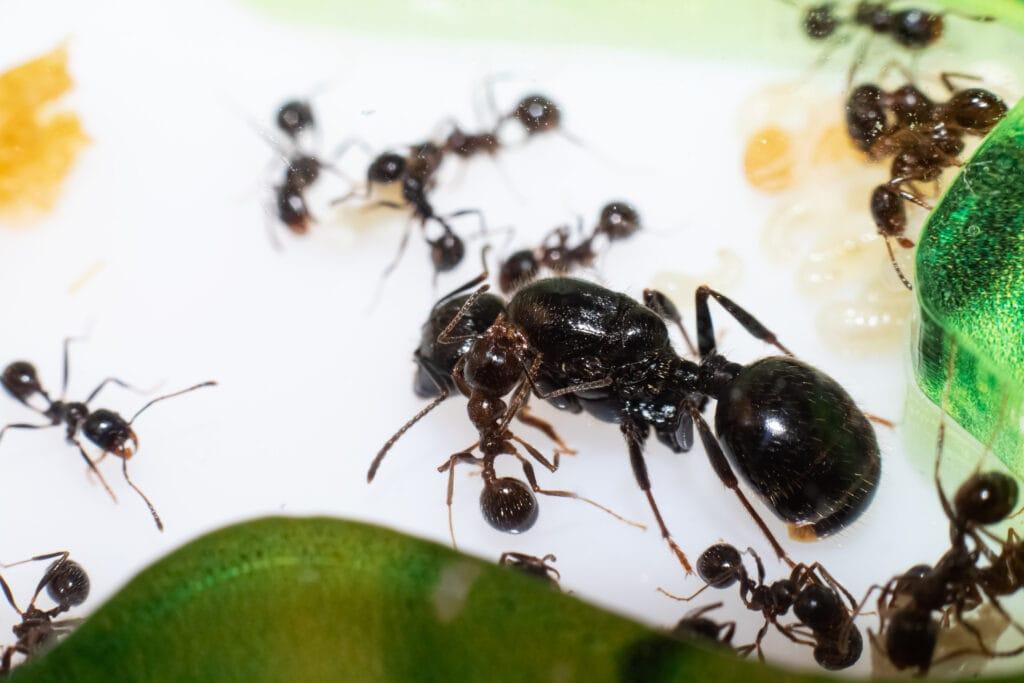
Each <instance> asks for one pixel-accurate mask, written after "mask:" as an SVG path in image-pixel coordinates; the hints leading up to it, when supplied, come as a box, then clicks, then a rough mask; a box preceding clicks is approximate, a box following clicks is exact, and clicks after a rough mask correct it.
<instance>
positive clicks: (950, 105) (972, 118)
mask: <svg viewBox="0 0 1024 683" xmlns="http://www.w3.org/2000/svg"><path fill="white" fill-rule="evenodd" d="M945 106H946V110H947V112H948V113H947V116H948V117H949V119H950V120H951V122H952V123H954V124H955V125H957V126H960V127H961V128H964V129H966V130H968V131H970V132H972V133H977V134H983V133H987V132H988V131H989V130H991V129H992V127H993V126H995V125H996V124H997V123H999V122H1000V121H1001V120H1002V119H1003V117H1004V116H1006V112H1007V107H1006V103H1005V102H1004V101H1003V100H1002V99H1001V98H1000V97H999V96H998V95H996V94H994V93H992V92H990V91H988V90H985V89H983V88H968V89H967V90H960V91H957V92H955V93H953V96H952V97H950V98H949V101H948V102H947V103H946V105H945Z"/></svg>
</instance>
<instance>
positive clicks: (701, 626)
mask: <svg viewBox="0 0 1024 683" xmlns="http://www.w3.org/2000/svg"><path fill="white" fill-rule="evenodd" d="M721 606H722V603H720V602H716V603H713V604H711V605H705V606H704V607H698V608H697V609H694V610H691V611H689V612H687V613H686V614H684V615H683V618H682V619H680V620H679V621H678V622H676V625H675V626H674V627H673V628H672V637H673V638H678V639H679V640H686V641H694V640H696V641H701V642H705V643H713V644H715V645H724V646H726V647H730V648H731V647H732V639H733V637H734V636H735V635H736V622H735V621H726V622H724V623H721V624H720V623H718V622H717V621H715V620H713V619H710V618H709V617H706V616H704V615H706V614H707V613H708V612H712V611H714V610H716V609H718V608H719V607H721Z"/></svg>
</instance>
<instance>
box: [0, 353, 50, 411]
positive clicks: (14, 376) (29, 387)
mask: <svg viewBox="0 0 1024 683" xmlns="http://www.w3.org/2000/svg"><path fill="white" fill-rule="evenodd" d="M0 384H2V385H3V387H4V389H6V390H7V392H8V393H9V394H11V395H12V396H14V398H16V399H18V400H19V401H24V400H25V399H27V398H28V397H30V396H32V395H33V394H35V393H38V392H40V391H42V387H41V386H40V384H39V376H38V375H37V374H36V368H35V366H34V365H32V364H31V363H28V362H25V361H23V360H19V361H15V362H13V363H11V364H10V365H8V366H7V367H6V368H4V373H3V375H0Z"/></svg>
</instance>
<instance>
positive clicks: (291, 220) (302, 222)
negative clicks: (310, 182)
mask: <svg viewBox="0 0 1024 683" xmlns="http://www.w3.org/2000/svg"><path fill="white" fill-rule="evenodd" d="M276 203H277V218H278V220H280V221H281V222H282V223H284V224H285V225H286V226H288V229H289V230H291V231H292V232H294V233H295V234H297V235H304V234H306V233H307V232H309V220H310V215H309V209H308V208H307V207H306V198H305V197H303V196H302V191H301V190H299V189H297V188H295V187H292V186H291V185H288V184H285V185H282V186H280V187H278V188H277V202H276Z"/></svg>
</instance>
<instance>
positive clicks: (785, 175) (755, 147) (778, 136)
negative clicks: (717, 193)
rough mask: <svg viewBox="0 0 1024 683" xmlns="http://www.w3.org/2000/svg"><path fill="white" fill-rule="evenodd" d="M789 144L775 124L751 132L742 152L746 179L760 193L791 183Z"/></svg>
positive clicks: (788, 140) (790, 146)
mask: <svg viewBox="0 0 1024 683" xmlns="http://www.w3.org/2000/svg"><path fill="white" fill-rule="evenodd" d="M794 163H795V161H794V158H793V143H792V140H791V138H790V135H789V133H787V132H786V131H784V130H782V129H781V128H777V127H775V126H766V127H765V128H761V129H760V130H757V131H755V132H754V134H753V135H751V136H750V139H749V140H747V148H746V150H745V151H744V153H743V171H744V173H745V174H746V176H747V182H749V183H750V184H751V185H752V186H753V187H755V188H757V189H758V190H761V191H762V192H780V191H782V190H784V189H786V188H787V187H789V186H790V184H792V182H793V175H794V174H793V166H794Z"/></svg>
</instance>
